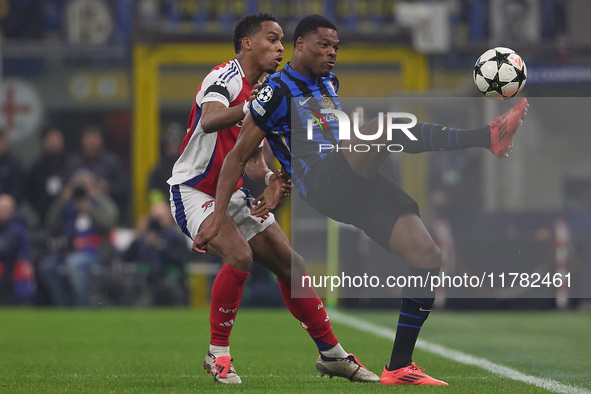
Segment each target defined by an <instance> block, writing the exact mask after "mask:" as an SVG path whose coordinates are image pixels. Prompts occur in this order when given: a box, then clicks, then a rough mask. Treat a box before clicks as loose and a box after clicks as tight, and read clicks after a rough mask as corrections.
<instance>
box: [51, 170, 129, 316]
mask: <svg viewBox="0 0 591 394" xmlns="http://www.w3.org/2000/svg"><path fill="white" fill-rule="evenodd" d="M97 184H98V182H97V180H96V177H95V176H94V175H93V174H92V173H91V172H89V171H85V170H80V171H78V172H76V173H75V174H74V175H73V176H72V178H71V180H70V182H69V183H68V185H67V186H66V187H65V188H64V191H63V193H62V196H61V198H60V199H58V200H56V201H54V202H53V204H52V205H51V207H50V209H49V212H48V214H47V226H48V228H49V230H50V231H51V233H52V241H51V242H50V248H51V247H52V248H53V249H54V250H53V251H52V253H51V254H50V255H49V256H47V257H46V258H44V259H43V260H42V261H41V262H40V271H41V272H40V274H41V277H42V279H43V281H44V282H45V284H46V285H47V288H48V290H49V293H50V296H51V299H52V302H53V304H54V305H59V306H67V305H70V304H71V303H73V304H74V305H75V306H89V305H90V295H91V290H90V289H91V286H90V284H91V283H90V282H91V281H90V278H91V272H92V270H93V268H94V267H98V266H100V265H101V264H102V263H103V262H104V261H105V260H106V259H107V258H108V257H109V255H110V252H111V246H110V241H109V234H110V231H111V229H112V228H113V227H115V226H116V224H117V221H118V215H119V213H118V209H117V205H116V204H115V202H114V201H113V200H112V199H111V198H110V197H109V196H107V195H106V194H105V193H104V192H103V191H102V190H101V189H99V188H98V187H96V185H97ZM64 279H65V280H64ZM69 290H71V293H72V296H73V301H72V302H71V301H70V299H71V298H70V294H69V293H70V292H69Z"/></svg>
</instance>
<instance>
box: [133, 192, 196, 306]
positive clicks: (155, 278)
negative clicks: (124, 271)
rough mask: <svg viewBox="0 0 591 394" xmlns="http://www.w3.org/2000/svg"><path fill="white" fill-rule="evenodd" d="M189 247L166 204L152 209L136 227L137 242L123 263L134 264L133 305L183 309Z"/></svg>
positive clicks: (185, 298)
mask: <svg viewBox="0 0 591 394" xmlns="http://www.w3.org/2000/svg"><path fill="white" fill-rule="evenodd" d="M189 253H190V251H189V247H188V245H187V243H186V241H185V238H184V235H183V234H182V233H180V231H179V230H178V229H177V227H176V225H175V223H174V221H173V219H172V215H171V213H170V207H169V205H168V204H167V203H165V202H162V203H156V204H154V205H152V208H151V209H150V214H149V215H148V216H147V217H145V218H143V219H142V220H141V221H140V223H139V226H138V229H137V233H136V238H135V239H134V241H133V243H132V244H131V245H130V247H129V249H128V250H127V251H126V252H125V254H124V256H123V259H124V260H125V261H127V262H132V263H135V264H136V272H135V278H134V279H135V296H136V303H139V304H141V305H142V306H150V305H157V306H160V305H186V304H187V298H188V289H187V286H186V272H185V266H186V263H187V261H188V259H189Z"/></svg>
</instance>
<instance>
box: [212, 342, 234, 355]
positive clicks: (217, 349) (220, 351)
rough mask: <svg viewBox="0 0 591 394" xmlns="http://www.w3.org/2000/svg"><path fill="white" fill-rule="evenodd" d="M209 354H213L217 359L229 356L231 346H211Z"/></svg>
mask: <svg viewBox="0 0 591 394" xmlns="http://www.w3.org/2000/svg"><path fill="white" fill-rule="evenodd" d="M209 352H210V353H211V354H213V355H214V356H215V357H222V356H229V355H230V346H214V345H211V344H210V345H209Z"/></svg>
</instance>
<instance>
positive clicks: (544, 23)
mask: <svg viewBox="0 0 591 394" xmlns="http://www.w3.org/2000/svg"><path fill="white" fill-rule="evenodd" d="M259 10H262V11H268V12H271V13H273V14H275V15H276V16H277V17H278V19H279V21H280V22H281V24H282V26H283V28H284V31H285V33H286V40H285V42H286V59H288V58H289V56H290V51H291V50H290V47H291V45H290V42H291V38H292V37H291V35H290V34H291V32H292V31H293V28H294V26H295V24H296V23H297V21H298V20H299V19H300V18H301V17H302V16H304V15H307V14H310V13H322V14H324V15H326V16H328V17H329V18H331V19H333V20H334V21H335V22H336V23H337V25H338V27H339V33H340V37H341V40H342V43H343V44H342V50H341V53H340V54H339V61H338V64H337V68H336V69H335V72H336V73H337V74H338V76H339V79H340V81H341V90H340V92H339V93H340V95H341V96H343V97H394V96H404V95H411V96H418V97H421V96H427V97H433V96H436V97H442V98H443V99H442V100H445V98H446V97H471V96H473V97H477V96H478V94H477V92H476V90H475V88H474V85H473V82H472V78H471V69H472V66H473V63H474V60H475V59H476V58H477V57H478V55H479V54H481V53H482V52H483V51H484V50H486V49H488V48H490V47H492V46H496V45H506V46H510V47H511V48H512V49H514V50H516V51H517V52H518V53H520V54H521V56H522V57H523V58H524V59H526V61H527V66H528V82H527V85H526V87H525V90H524V91H523V92H522V93H521V95H523V96H527V97H547V98H559V99H557V100H559V101H558V102H559V103H560V105H557V107H559V108H560V114H559V115H558V114H556V115H550V116H543V115H542V114H541V113H539V116H538V117H537V118H529V119H528V120H527V124H528V125H529V124H532V125H535V126H532V127H531V128H529V129H528V133H527V134H525V133H524V134H523V135H520V136H519V138H518V145H517V148H516V151H515V152H514V155H513V157H512V158H511V160H510V161H507V162H502V161H496V160H494V159H492V158H491V155H488V154H487V153H486V152H480V151H478V152H476V151H474V152H472V151H468V152H461V153H453V154H449V155H448V154H437V155H417V156H406V155H401V157H396V158H394V159H393V160H392V166H391V171H392V175H393V176H394V177H395V178H396V179H398V180H399V182H400V183H401V184H402V185H403V186H404V187H405V189H406V190H408V191H409V192H410V194H411V195H413V196H414V197H415V198H416V199H417V200H418V201H419V203H420V205H421V209H422V211H423V217H424V219H425V221H426V222H427V224H428V225H429V226H430V227H432V226H434V225H435V226H437V225H440V224H441V223H442V221H441V220H439V221H438V219H442V218H443V219H447V222H446V221H445V220H444V221H443V223H449V227H448V228H447V229H446V228H444V230H443V231H444V233H443V235H442V237H443V238H445V237H446V234H447V235H450V234H451V235H452V237H453V239H454V240H455V244H453V246H454V247H455V249H456V250H454V251H452V252H451V253H452V254H453V253H456V255H457V256H460V258H464V259H468V260H469V259H478V257H477V256H478V253H479V251H482V250H501V249H511V250H512V248H513V249H514V248H515V247H516V245H517V246H519V245H525V244H527V245H528V246H527V247H528V248H529V249H530V250H542V251H543V253H533V254H532V255H531V256H530V257H528V258H530V259H533V260H536V261H528V260H527V258H525V259H524V260H519V261H518V263H519V264H523V265H522V267H533V268H535V267H538V266H540V264H539V261H538V260H540V259H542V260H543V261H544V263H543V265H542V267H543V268H544V269H548V270H549V271H551V272H554V270H556V269H557V268H556V265H555V263H556V258H555V257H556V253H557V252H556V245H557V241H556V233H557V231H556V226H557V225H558V226H560V225H562V223H565V224H566V226H567V228H568V229H569V230H570V231H569V237H568V239H567V241H566V242H567V247H566V249H567V250H568V257H567V259H566V260H567V261H566V264H567V269H568V270H570V271H572V272H573V273H574V274H575V276H576V278H577V280H576V286H574V288H573V289H569V292H570V293H569V294H568V297H569V298H571V299H570V301H569V306H576V305H579V301H580V300H585V299H588V298H589V297H591V293H589V291H590V290H589V289H590V288H591V286H590V284H591V279H590V277H591V252H590V251H589V250H588V244H589V237H590V234H591V233H590V227H591V222H590V219H589V218H590V216H589V214H590V211H591V175H590V173H589V168H591V166H590V165H589V164H590V163H589V159H588V155H587V154H586V150H587V149H586V147H587V146H589V142H591V141H589V140H590V139H591V136H590V135H589V134H588V133H586V131H587V130H585V126H584V125H585V123H586V122H585V120H584V119H582V117H583V116H584V114H585V110H584V109H585V108H588V107H589V105H588V104H589V103H588V99H587V98H586V96H587V95H588V89H589V87H590V86H591V66H589V64H590V62H589V58H590V56H591V50H590V49H591V39H589V37H591V34H589V33H591V32H590V31H589V30H590V28H589V26H588V24H587V23H586V22H585V16H586V15H589V13H590V11H591V6H590V5H589V4H588V2H586V1H577V0H571V1H569V2H560V1H554V0H523V1H509V0H507V1H505V0H490V1H485V0H480V1H479V0H473V1H459V0H457V1H446V2H429V1H380V0H376V1H369V0H368V1H357V2H351V1H338V0H333V1H326V2H321V1H286V2H278V1H263V0H261V1H255V0H251V1H199V0H178V1H173V0H169V1H157V0H143V1H129V0H87V1H82V0H78V1H58V0H53V1H51V0H50V1H36V0H18V1H16V0H2V1H1V2H0V19H1V21H2V31H3V39H2V44H1V45H2V74H1V75H2V97H0V99H1V102H2V106H1V108H2V113H1V117H0V124H1V125H2V127H3V128H5V129H6V130H7V131H8V132H9V136H10V140H11V145H12V149H13V150H14V151H15V152H16V153H17V154H18V155H19V157H20V158H21V159H22V161H23V162H24V163H25V165H30V164H31V162H32V161H33V160H34V159H35V157H36V155H38V154H39V151H40V142H39V141H40V139H39V138H38V136H39V134H40V133H41V130H42V128H43V127H44V126H45V125H48V124H57V125H59V127H61V128H62V130H63V131H64V133H65V135H66V137H67V138H66V144H67V149H68V151H69V152H73V151H75V150H76V148H77V144H78V140H79V134H80V130H81V128H82V126H83V125H85V124H88V123H97V124H99V125H101V126H102V127H103V128H104V129H105V133H106V134H105V135H106V144H107V148H108V149H109V150H111V151H113V152H115V153H116V154H117V155H118V156H119V158H120V159H121V161H122V162H123V163H125V167H128V168H130V178H129V184H130V189H129V196H130V204H129V207H127V209H126V210H124V217H123V218H122V220H121V223H120V224H121V225H120V227H121V229H120V230H119V231H117V232H115V234H116V235H117V236H116V238H117V239H118V241H116V242H115V243H116V244H118V243H122V244H125V243H126V239H128V238H129V236H130V235H129V234H130V233H129V232H128V231H125V229H126V228H131V227H133V226H134V224H135V223H136V221H137V219H138V218H139V217H141V216H142V215H143V214H145V213H146V212H147V210H148V205H149V201H148V194H147V192H146V190H147V178H148V174H149V173H150V171H151V170H152V168H153V167H154V165H155V164H156V163H157V161H158V159H159V155H160V144H161V139H162V138H163V135H164V134H165V133H164V131H165V130H167V129H168V128H170V127H171V125H175V124H176V125H181V126H183V127H184V122H185V121H186V117H187V113H188V108H189V106H190V103H191V101H192V99H193V96H194V92H195V89H196V86H197V84H198V83H199V81H200V80H201V79H202V77H203V76H204V75H206V73H207V72H208V71H209V69H210V68H211V67H212V66H214V65H216V64H218V63H220V62H223V61H225V60H227V59H229V58H231V57H232V56H233V52H232V46H231V45H230V41H231V32H232V27H233V25H234V23H235V22H236V21H237V20H238V19H239V18H240V17H241V16H242V15H243V14H245V13H250V12H256V11H259ZM569 100H570V101H569ZM478 103H479V104H478V105H482V109H481V110H482V111H484V113H485V114H496V113H497V112H498V111H499V108H501V104H498V103H494V102H491V101H489V100H484V99H480V101H478ZM551 107H552V105H551V104H550V103H549V102H548V111H541V112H542V113H544V112H545V113H548V112H551ZM487 111H488V112H487ZM516 167H518V169H517V170H516ZM499 185H500V186H499ZM288 208H289V206H286V207H284V208H283V209H282V210H281V212H280V213H279V216H280V218H281V220H282V221H283V223H284V225H285V226H284V228H286V229H287V230H286V231H291V230H293V231H294V232H296V233H298V232H299V233H300V234H301V235H300V237H301V239H302V240H303V241H302V242H303V244H305V245H306V249H311V250H312V251H308V250H307V251H305V252H304V254H306V253H308V252H310V257H308V256H306V257H308V260H309V264H310V268H309V269H310V271H311V272H314V273H324V272H326V268H325V267H324V263H325V262H326V259H327V256H326V223H325V221H323V220H322V219H317V218H314V217H313V216H314V214H313V213H310V212H304V216H305V215H306V214H307V215H308V216H305V218H307V219H309V220H301V221H298V225H295V226H293V228H292V227H291V226H290V221H289V220H290V219H289V217H290V215H289V209H288ZM21 209H22V212H23V215H24V216H25V217H29V216H30V212H28V211H27V206H26V204H24V206H23V207H21ZM31 220H33V222H34V218H32V219H31ZM475 229H476V230H475ZM448 230H449V232H446V231H448ZM315 231H317V232H318V234H315V233H314V232H315ZM294 236H296V239H298V238H297V234H294ZM306 237H308V238H312V239H314V241H311V243H310V244H307V242H308V240H307V238H306ZM339 238H340V239H341V241H343V240H344V242H341V246H340V248H339V247H338V246H335V245H336V244H332V248H333V249H332V251H333V252H334V251H335V250H336V251H337V252H339V249H340V255H341V256H344V257H343V258H342V260H344V261H343V262H342V264H347V263H348V262H347V260H352V263H353V264H356V263H357V261H359V260H363V258H368V256H369V258H372V255H371V254H372V253H374V254H379V253H380V252H379V251H375V248H374V247H373V245H370V246H369V248H370V250H371V251H370V252H368V253H369V254H368V253H366V252H363V250H364V248H365V249H367V247H368V246H367V245H365V244H366V241H365V240H364V239H359V238H360V237H359V234H356V233H352V234H351V233H350V231H349V230H348V229H344V230H342V231H341V234H340V237H339ZM119 239H121V240H119ZM438 241H440V242H444V244H443V245H442V247H443V248H447V247H448V246H449V245H447V244H445V241H442V240H441V239H439V240H438ZM352 245H353V246H352ZM335 248H336V249H335ZM328 253H329V254H330V253H331V252H330V251H329V252H328ZM331 258H334V256H331ZM373 258H376V257H375V256H373ZM498 258H501V259H509V260H510V259H511V257H507V256H504V257H502V256H501V257H498ZM494 259H495V258H494V257H493V258H492V260H493V261H494ZM192 260H195V261H192V262H193V263H196V264H191V267H192V271H191V272H193V275H191V278H190V279H191V280H193V282H192V284H191V287H192V289H193V292H192V301H191V302H192V304H193V305H205V304H206V302H207V287H208V282H209V281H210V280H211V275H212V274H214V273H215V270H216V268H217V267H219V265H218V264H217V263H215V262H202V261H200V260H199V259H198V258H196V257H195V256H193V259H192ZM263 283H264V285H263V286H266V285H267V284H268V283H267V282H266V281H263ZM270 283H271V285H272V282H270ZM254 289H258V287H257V286H253V292H255V293H256V291H259V290H256V291H255V290H254ZM262 292H263V295H262V296H261V297H260V298H261V299H258V298H257V297H254V298H253V303H254V304H259V303H262V304H264V303H265V302H267V301H265V298H268V295H267V294H266V293H265V291H262ZM341 296H342V295H341ZM519 297H520V298H527V294H520V295H519ZM548 297H549V299H545V300H541V301H540V300H538V301H536V302H533V303H531V304H528V306H530V307H553V306H554V304H555V301H554V299H553V298H554V297H555V294H550V293H549V294H548ZM41 302H42V301H41ZM357 302H360V301H357ZM271 303H272V302H271ZM349 303H351V304H353V305H357V303H356V302H350V301H346V300H342V301H341V304H342V305H343V306H344V305H347V304H349ZM361 304H364V303H363V302H361ZM372 304H373V305H376V303H375V302H373V301H372ZM378 304H379V303H378ZM507 305H521V306H523V305H522V304H520V303H519V302H514V303H511V302H509V303H507V302H503V303H502V305H497V304H495V303H492V304H491V305H490V306H503V307H506V306H507ZM480 306H482V305H480ZM562 307H566V305H564V304H562Z"/></svg>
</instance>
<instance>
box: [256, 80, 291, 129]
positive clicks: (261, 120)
mask: <svg viewBox="0 0 591 394" xmlns="http://www.w3.org/2000/svg"><path fill="white" fill-rule="evenodd" d="M250 115H251V116H252V119H253V120H254V123H255V124H256V125H257V126H258V127H259V128H260V129H261V130H263V131H264V132H265V133H267V134H268V133H270V132H272V131H273V130H274V129H277V128H278V126H279V125H281V124H285V123H286V122H289V100H288V99H287V97H286V95H285V93H284V92H283V89H282V87H281V86H280V85H279V84H278V83H276V82H274V81H273V80H270V81H268V82H266V83H265V84H264V85H263V86H262V87H261V88H260V89H259V92H258V94H257V95H256V97H255V99H254V100H252V103H251V105H250Z"/></svg>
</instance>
